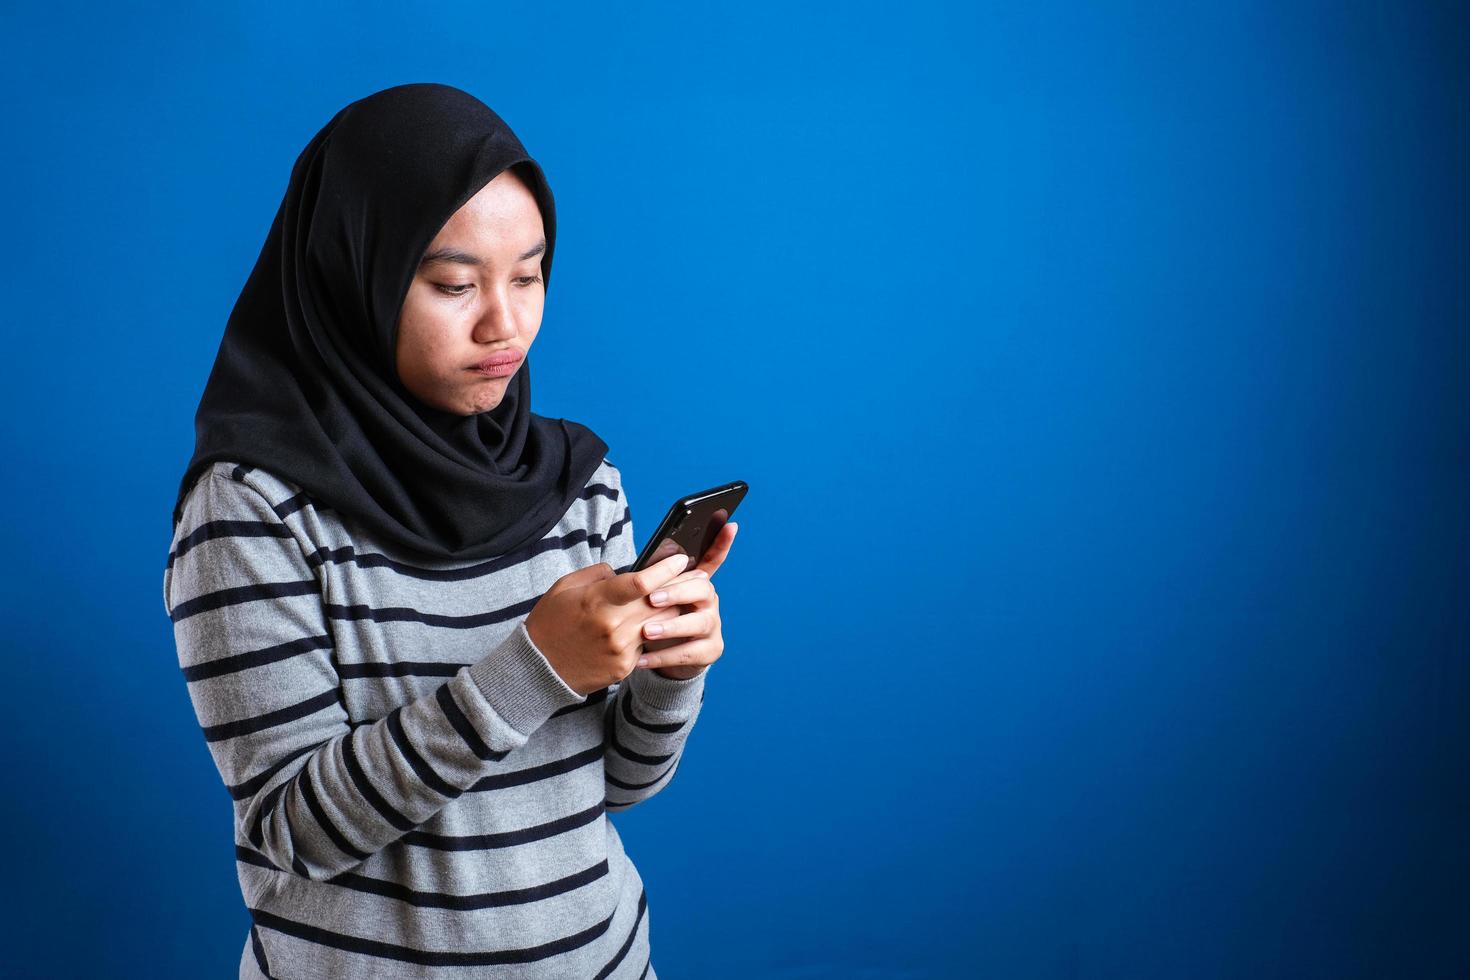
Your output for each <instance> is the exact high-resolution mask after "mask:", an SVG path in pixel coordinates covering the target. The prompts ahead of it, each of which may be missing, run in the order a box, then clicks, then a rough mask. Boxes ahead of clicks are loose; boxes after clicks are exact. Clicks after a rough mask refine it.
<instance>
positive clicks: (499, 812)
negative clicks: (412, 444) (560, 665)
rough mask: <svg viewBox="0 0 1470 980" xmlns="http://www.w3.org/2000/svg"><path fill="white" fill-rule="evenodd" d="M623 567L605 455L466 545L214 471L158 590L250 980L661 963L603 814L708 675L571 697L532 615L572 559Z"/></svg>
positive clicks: (624, 518)
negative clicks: (525, 528) (372, 527)
mask: <svg viewBox="0 0 1470 980" xmlns="http://www.w3.org/2000/svg"><path fill="white" fill-rule="evenodd" d="M633 560H634V548H633V527H632V518H631V513H630V512H629V510H628V506H627V501H626V499H625V498H624V497H623V494H622V481H621V476H620V473H619V471H618V469H617V467H616V466H614V465H613V464H612V463H610V462H608V461H606V460H604V461H603V463H602V464H601V465H600V466H599V467H598V469H597V471H596V472H595V473H594V474H593V475H592V478H591V479H590V480H589V481H588V483H587V487H586V489H585V490H584V491H583V493H582V495H581V497H580V499H578V500H577V501H576V502H575V503H573V505H572V506H571V508H570V509H569V510H568V511H567V513H566V514H565V515H563V517H562V519H561V521H560V522H559V523H558V524H557V525H556V527H554V528H552V530H551V531H550V532H549V533H547V535H546V536H545V537H544V538H542V540H541V541H539V542H538V543H537V544H536V545H534V546H533V547H531V548H528V549H525V550H523V551H520V552H517V553H514V554H509V555H505V556H502V557H499V558H494V559H490V560H485V561H473V562H445V561H442V560H433V559H429V558H427V557H425V556H419V555H411V554H404V553H401V552H400V551H397V550H395V549H394V548H392V547H389V546H387V545H386V544H385V543H384V542H381V541H378V540H374V539H373V538H372V537H371V536H369V535H368V534H367V533H364V532H363V531H362V530H361V529H360V528H358V527H356V526H355V525H354V524H353V522H352V521H351V519H350V518H349V517H347V516H346V515H342V514H339V513H338V512H335V511H333V510H331V509H329V508H327V507H326V506H325V505H320V504H317V503H315V502H313V501H312V500H311V499H309V498H308V497H307V496H306V495H305V494H304V493H302V492H301V490H300V488H299V487H297V486H295V485H293V484H291V483H289V482H287V481H284V480H282V479H279V478H277V477H276V476H274V475H272V474H271V473H270V472H268V471H267V470H264V469H258V468H251V467H249V466H239V465H235V464H232V463H215V464H213V465H212V466H211V467H210V468H209V469H208V470H207V471H206V472H205V474H204V475H203V476H202V477H201V478H200V480H199V482H198V483H197V484H196V485H195V486H194V488H193V489H192V490H191V491H190V493H189V495H188V497H187V499H186V501H185V505H184V509H183V519H182V521H181V522H180V524H179V527H178V528H177V531H176V533H175V536H174V539H173V541H172V543H171V544H170V553H169V558H168V566H167V568H166V569H165V571H164V577H163V596H164V603H165V607H166V609H167V610H168V613H169V616H170V618H171V619H172V621H173V628H174V638H175V642H176V645H177V647H178V655H179V665H180V666H181V667H182V668H183V672H184V679H185V681H186V683H187V685H188V690H189V697H190V698H191V700H192V702H193V705H194V710H195V713H196V714H197V716H198V719H199V724H200V726H201V727H202V730H203V733H204V740H205V743H206V745H207V746H208V748H209V751H210V754H211V755H212V756H213V758H214V763H215V766H216V767H217V769H218V770H219V775H220V777H221V779H222V780H223V781H224V784H225V788H226V789H227V790H228V792H229V796H230V799H231V800H232V801H233V824H234V839H235V862H236V869H237V871H238V873H239V879H240V890H241V894H242V896H243V897H244V900H245V905H246V907H247V908H248V909H249V911H250V916H251V918H252V920H253V925H252V926H251V928H250V930H249V932H248V934H247V935H246V937H245V943H244V948H243V949H242V951H241V959H240V976H241V977H242V978H243V977H251V978H260V977H276V978H354V980H356V978H373V977H394V978H397V977H435V978H440V977H455V978H467V977H515V978H533V977H536V978H539V977H556V978H578V977H611V978H619V977H626V978H634V977H644V978H652V977H655V973H654V970H653V967H652V964H651V962H650V959H649V907H648V900H647V896H646V895H645V893H644V889H643V882H642V879H641V878H640V876H639V874H638V871H637V870H636V869H635V868H634V866H633V864H632V862H631V861H630V860H629V858H628V857H627V855H626V854H625V853H624V850H623V845H622V841H621V839H620V838H619V836H618V832H617V829H616V827H615V826H614V825H613V823H612V821H611V820H610V819H608V817H607V812H608V811H618V810H624V809H627V808H628V807H630V806H632V805H634V804H636V803H638V802H641V801H643V800H646V799H648V798H649V797H651V796H653V795H654V794H655V793H657V792H658V791H659V790H661V789H662V788H663V787H664V786H666V785H668V783H669V780H670V779H672V778H673V774H674V771H675V769H676V768H677V767H678V764H679V760H680V758H681V757H682V753H683V749H684V743H685V739H686V738H687V737H688V735H689V731H690V729H691V728H692V727H693V725H694V722H695V719H696V718H697V717H698V715H699V710H700V706H701V704H702V703H703V700H704V678H705V674H706V673H707V671H703V672H701V673H700V674H699V675H698V676H696V677H694V678H693V679H690V680H672V679H669V678H666V677H663V676H661V675H659V674H656V673H654V672H653V671H652V670H650V669H647V668H639V669H635V670H634V671H633V673H632V674H630V675H629V676H628V677H627V678H626V679H624V680H623V681H622V682H621V683H619V684H614V685H612V686H611V687H609V688H606V689H604V690H601V691H597V692H594V693H593V694H592V695H590V696H587V697H583V696H581V695H579V694H577V692H575V691H573V690H572V689H571V688H569V687H567V685H566V684H565V683H564V682H563V681H562V679H561V677H560V676H559V675H558V674H557V673H556V671H555V670H554V669H553V668H552V666H551V664H550V663H549V662H548V661H547V660H546V658H545V656H543V655H542V653H541V651H539V650H538V649H536V647H535V645H534V644H533V643H532V642H531V640H530V637H529V636H528V635H527V633H526V629H525V616H526V614H527V613H528V612H529V611H530V610H531V607H532V606H534V605H535V603H536V601H537V599H538V598H540V596H541V595H542V594H544V593H545V591H546V590H547V589H548V588H549V587H550V586H551V585H552V583H553V582H555V581H556V579H557V578H559V577H560V576H562V575H564V574H566V573H567V572H570V571H573V570H575V569H578V568H582V567H585V566H587V565H590V564H594V563H596V562H599V561H607V562H608V563H609V564H610V565H612V567H613V568H614V570H616V571H619V572H622V571H626V570H627V569H628V568H629V567H631V565H632V563H633Z"/></svg>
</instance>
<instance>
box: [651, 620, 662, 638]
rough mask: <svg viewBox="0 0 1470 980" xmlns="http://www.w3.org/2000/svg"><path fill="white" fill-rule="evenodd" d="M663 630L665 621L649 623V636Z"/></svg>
mask: <svg viewBox="0 0 1470 980" xmlns="http://www.w3.org/2000/svg"><path fill="white" fill-rule="evenodd" d="M663 631H664V625H663V623H649V624H648V635H649V636H658V635H659V634H660V633H662V632H663Z"/></svg>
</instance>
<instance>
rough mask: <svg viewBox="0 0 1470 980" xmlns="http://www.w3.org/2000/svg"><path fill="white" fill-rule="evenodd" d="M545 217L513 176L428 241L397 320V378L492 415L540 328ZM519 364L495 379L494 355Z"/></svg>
mask: <svg viewBox="0 0 1470 980" xmlns="http://www.w3.org/2000/svg"><path fill="white" fill-rule="evenodd" d="M545 250H546V238H545V230H544V226H543V225H542V223H541V210H540V209H539V208H538V207H537V206H536V198H535V197H534V196H533V195H532V194H531V190H530V188H528V187H527V186H526V185H525V184H524V183H523V182H522V181H521V179H520V178H519V177H518V176H516V175H515V174H514V173H512V172H511V171H509V170H505V171H502V172H501V173H500V174H498V175H496V177H495V179H494V180H492V181H490V182H489V183H488V184H486V185H485V186H484V187H483V188H481V189H480V192H479V193H478V194H476V195H475V196H474V197H472V198H470V199H469V201H467V202H465V205H464V207H462V208H460V209H459V210H458V211H456V212H455V213H454V215H453V216H452V217H450V219H449V220H448V221H447V222H445V224H444V227H443V228H441V229H440V230H439V234H438V235H437V236H435V238H434V240H433V241H432V242H430V243H429V247H428V249H427V250H426V251H425V253H424V259H423V262H422V263H421V264H420V266H419V270H418V272H417V273H416V274H415V275H414V278H413V282H412V284H410V285H409V287H408V295H407V296H406V297H405V298H404V301H403V309H402V311H400V313H399V318H398V349H397V351H396V360H397V367H398V377H399V378H400V379H401V380H402V382H403V386H404V387H405V388H407V389H408V390H409V391H410V392H412V393H413V394H414V395H415V396H417V397H418V398H419V400H421V401H423V402H424V403H426V404H428V405H432V406H434V407H435V408H440V409H443V410H444V411H447V412H454V413H456V414H459V415H474V414H478V413H480V412H486V411H489V410H490V409H492V408H494V407H495V406H496V405H499V404H500V400H501V399H502V398H503V397H505V389H506V386H507V385H508V384H509V383H510V378H511V376H512V375H513V374H514V373H515V371H518V370H520V367H521V364H522V362H523V360H524V357H525V354H526V351H527V350H529V349H530V347H531V342H532V341H534V340H535V339H536V332H537V331H538V330H540V329H541V312H542V308H543V307H544V306H545V303H546V286H545V283H543V282H542V281H541V254H542V253H543V252H544V251H545ZM504 354H513V355H516V357H517V359H516V360H515V361H514V362H512V363H510V364H508V365H506V366H504V367H503V368H500V369H498V370H496V371H491V372H488V373H486V372H482V371H480V370H477V369H476V366H477V365H479V364H480V363H482V362H483V361H485V360H486V359H487V358H490V357H492V356H494V355H504Z"/></svg>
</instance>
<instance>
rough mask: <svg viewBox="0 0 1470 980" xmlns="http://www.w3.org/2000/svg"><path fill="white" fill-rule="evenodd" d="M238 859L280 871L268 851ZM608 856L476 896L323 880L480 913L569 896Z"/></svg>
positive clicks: (356, 878)
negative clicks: (587, 865) (553, 875)
mask: <svg viewBox="0 0 1470 980" xmlns="http://www.w3.org/2000/svg"><path fill="white" fill-rule="evenodd" d="M235 860H236V861H240V862H242V863H244V864H253V865H255V866H257V867H261V868H266V869H269V870H272V871H279V870H280V869H279V868H277V867H276V866H275V865H274V864H272V863H271V862H270V859H269V858H267V857H266V856H265V855H264V854H261V853H259V852H257V851H252V850H250V849H249V848H246V847H241V846H239V845H236V846H235ZM608 870H609V869H608V863H607V859H606V858H603V859H602V860H601V861H599V862H598V863H597V864H594V865H593V866H592V867H590V868H586V869H584V870H582V871H578V872H576V873H574V874H570V875H567V876H566V877H564V878H558V879H556V880H555V881H549V882H546V883H545V884H541V885H533V886H531V887H528V888H515V889H509V890H507V891H499V892H481V893H479V894H475V895H456V894H451V893H449V892H430V891H420V890H416V889H413V888H408V887H406V886H404V885H401V884H399V883H398V882H396V881H385V880H383V879H382V878H373V877H370V876H368V875H363V874H359V873H357V872H353V871H344V872H342V873H341V874H335V875H333V876H332V877H330V878H326V879H323V880H324V881H326V882H327V883H329V884H333V885H337V886H339V887H341V888H346V889H348V890H349V891H355V892H363V893H364V894H368V895H379V896H381V897H383V898H391V899H394V900H395V901H399V902H406V903H408V904H409V905H413V906H416V907H418V908H434V909H450V910H452V911H455V912H476V911H480V910H481V909H490V908H504V907H506V906H511V905H529V904H530V903H531V902H539V901H542V900H544V899H548V898H554V897H555V896H557V895H565V894H566V893H567V892H573V891H576V890H577V889H578V888H582V887H584V886H586V885H589V884H591V883H592V882H594V881H597V880H598V879H600V878H605V877H607V873H608Z"/></svg>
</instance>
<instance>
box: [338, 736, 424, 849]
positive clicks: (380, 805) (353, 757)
mask: <svg viewBox="0 0 1470 980" xmlns="http://www.w3.org/2000/svg"><path fill="white" fill-rule="evenodd" d="M356 737H357V732H351V733H350V734H348V736H347V737H346V738H344V739H343V740H342V762H343V763H344V764H345V765H346V766H347V775H348V776H349V777H351V779H352V784H353V785H354V786H356V787H357V791H358V792H359V793H361V794H362V798H363V799H365V800H367V801H368V804H369V805H370V806H372V808H373V809H374V810H377V811H378V813H379V814H380V815H381V816H382V818H383V819H384V820H386V821H388V822H389V823H390V824H392V825H393V826H394V827H397V828H398V829H399V830H404V831H407V830H412V829H413V828H414V827H416V826H418V824H416V823H414V822H413V821H412V820H410V819H408V818H407V817H405V816H404V815H403V814H401V813H399V812H398V811H397V810H396V809H395V808H394V807H393V805H392V804H390V803H389V802H388V801H387V800H385V799H383V797H382V796H381V795H380V794H379V793H378V791H377V789H376V788H375V787H374V786H373V784H372V782H371V781H369V780H368V778H367V773H366V772H364V771H363V768H362V763H360V762H358V761H357V750H356V749H354V748H353V744H354V743H353V739H355V738H356Z"/></svg>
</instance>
